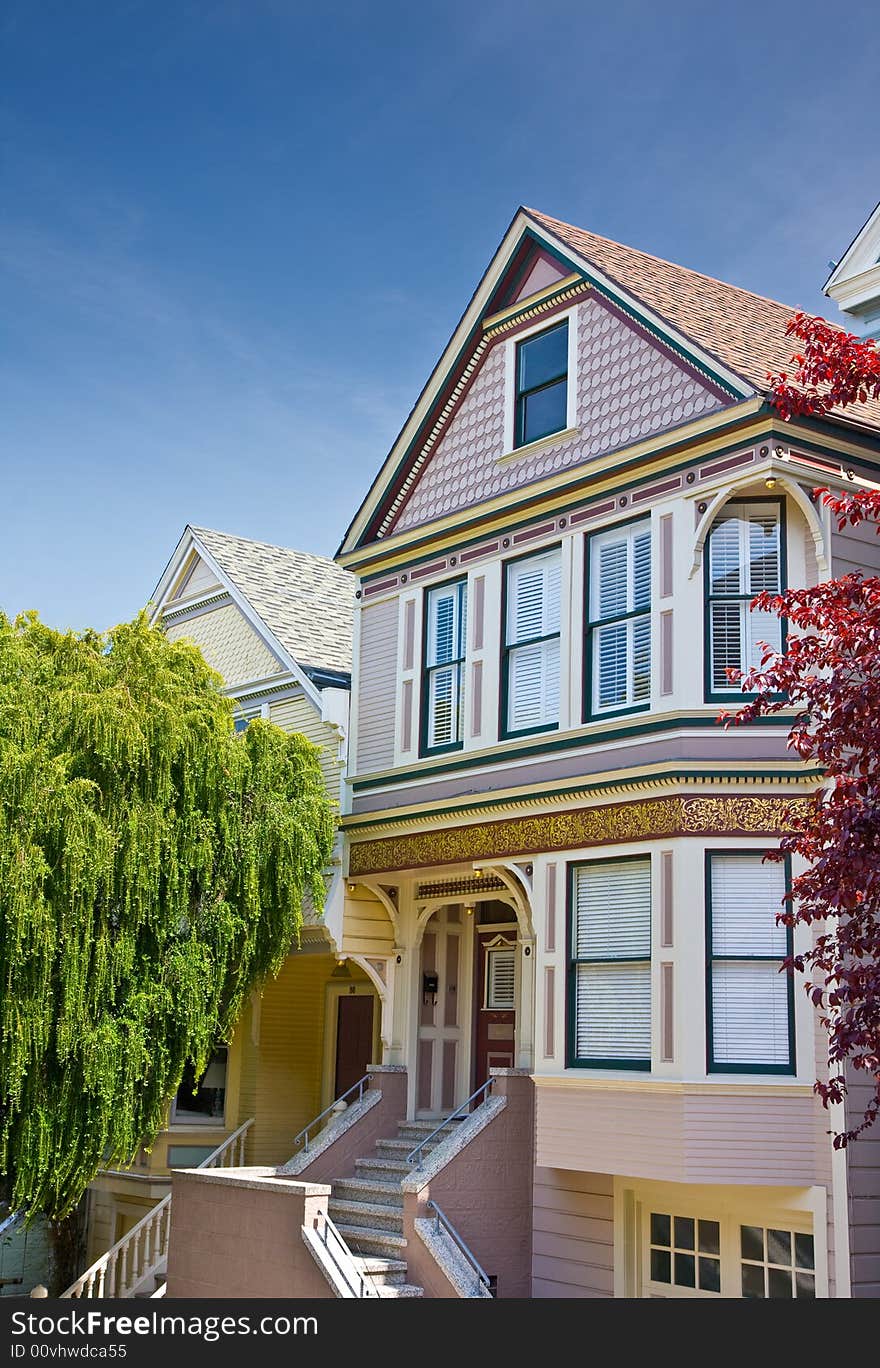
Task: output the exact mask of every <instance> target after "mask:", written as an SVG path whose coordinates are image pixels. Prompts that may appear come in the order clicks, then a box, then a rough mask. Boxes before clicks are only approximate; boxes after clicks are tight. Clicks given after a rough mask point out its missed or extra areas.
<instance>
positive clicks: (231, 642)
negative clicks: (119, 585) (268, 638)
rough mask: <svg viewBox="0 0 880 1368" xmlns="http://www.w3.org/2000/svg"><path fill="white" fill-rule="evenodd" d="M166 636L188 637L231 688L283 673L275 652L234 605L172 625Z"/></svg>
mask: <svg viewBox="0 0 880 1368" xmlns="http://www.w3.org/2000/svg"><path fill="white" fill-rule="evenodd" d="M165 635H166V636H167V637H168V640H169V641H180V640H181V639H183V638H185V639H186V640H188V641H192V642H194V643H195V645H196V646H198V647H199V649H200V650H201V652H202V655H203V656H204V657H205V659H206V660H207V662H208V664H209V665H210V666H211V668H212V669H213V670H216V671H217V673H218V674H220V675H222V676H223V679H224V681H225V683H226V684H229V685H233V684H245V683H247V682H248V681H249V680H252V679H265V678H266V677H267V676H268V675H274V674H279V673H280V672H281V666H280V665H279V663H278V661H277V660H276V659H275V657H274V656H273V654H272V652H271V651H270V650H269V648H268V647H267V646H266V645H265V644H264V642H263V641H261V640H260V638H259V637H258V636H257V634H256V632H255V631H254V629H253V627H251V625H250V623H248V622H246V621H245V619H244V618H243V617H242V615H241V613H240V612H239V611H238V609H237V608H236V607H235V606H234V604H231V603H230V604H227V605H226V606H225V607H223V608H215V609H213V610H212V611H211V612H208V613H202V614H200V615H199V617H193V618H188V619H187V621H186V622H181V623H177V624H175V623H173V622H171V623H169V624H168V625H167V626H166V628H165Z"/></svg>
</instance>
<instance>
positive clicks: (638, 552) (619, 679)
mask: <svg viewBox="0 0 880 1368" xmlns="http://www.w3.org/2000/svg"><path fill="white" fill-rule="evenodd" d="M588 545H589V559H588V567H589V568H588V583H589V593H588V623H587V650H586V660H587V706H586V716H587V717H590V716H596V715H597V714H601V713H606V712H616V711H618V710H621V709H631V708H647V707H648V706H649V704H650V701H651V524H650V521H649V520H648V519H644V520H642V521H640V522H637V523H630V524H628V525H625V526H623V527H612V528H609V530H608V531H607V532H598V533H596V534H595V535H593V536H592V537H590V538H589V544H588Z"/></svg>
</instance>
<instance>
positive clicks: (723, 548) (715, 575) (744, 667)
mask: <svg viewBox="0 0 880 1368" xmlns="http://www.w3.org/2000/svg"><path fill="white" fill-rule="evenodd" d="M784 561H785V528H784V524H783V519H782V504H781V502H780V501H778V500H772V501H770V502H766V503H765V502H761V501H757V500H743V501H742V502H741V503H729V504H725V506H724V508H723V509H722V511H721V513H720V514H719V515H718V517H717V518H716V519H715V521H714V522H713V524H712V527H711V530H710V532H709V537H708V544H707V550H706V554H705V562H706V633H707V636H708V642H709V648H708V652H707V655H708V662H707V674H708V678H707V681H706V689H707V693H708V696H709V697H710V698H714V697H715V696H716V695H718V694H720V695H724V696H726V695H727V694H729V693H731V692H734V693H738V692H740V686H739V684H736V683H731V681H730V680H729V679H728V677H727V671H728V669H734V670H741V671H743V672H744V673H747V672H748V671H749V670H750V669H753V668H760V665H761V656H762V654H763V652H762V650H761V648H760V647H759V645H758V642H759V641H765V642H766V643H767V645H768V646H770V647H772V648H773V650H775V651H781V650H782V623H781V620H780V619H779V618H778V617H777V616H776V614H775V613H767V612H758V611H756V612H751V611H750V609H749V604H750V602H751V600H752V599H753V598H754V597H755V595H756V594H759V593H761V591H762V590H765V589H766V590H768V591H770V592H771V593H779V592H780V591H781V590H782V589H784V587H785V584H784Z"/></svg>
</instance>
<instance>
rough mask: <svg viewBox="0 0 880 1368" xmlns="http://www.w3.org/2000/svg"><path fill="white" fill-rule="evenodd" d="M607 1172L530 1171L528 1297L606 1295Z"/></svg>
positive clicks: (610, 1253)
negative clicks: (531, 1179)
mask: <svg viewBox="0 0 880 1368" xmlns="http://www.w3.org/2000/svg"><path fill="white" fill-rule="evenodd" d="M612 1183H613V1180H612V1178H611V1177H610V1176H609V1175H608V1174H601V1173H599V1174H597V1173H574V1172H567V1171H565V1170H561V1169H546V1168H538V1169H536V1170H535V1181H534V1189H533V1192H534V1197H533V1210H532V1221H533V1227H532V1228H533V1233H532V1296H533V1297H611V1296H612V1295H613V1292H614V1199H613V1191H612Z"/></svg>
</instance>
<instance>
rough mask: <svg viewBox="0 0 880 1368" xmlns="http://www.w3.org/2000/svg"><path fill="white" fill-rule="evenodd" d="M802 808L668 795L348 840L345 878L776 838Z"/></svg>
mask: <svg viewBox="0 0 880 1368" xmlns="http://www.w3.org/2000/svg"><path fill="white" fill-rule="evenodd" d="M809 803H810V799H809V798H800V797H793V796H790V795H788V794H777V795H774V796H770V797H765V796H756V795H751V794H740V795H737V796H736V797H725V796H716V797H705V798H703V797H697V798H692V797H672V796H670V797H668V798H646V799H642V800H640V801H638V802H633V803H608V804H605V805H602V806H597V807H588V808H578V809H574V810H572V811H566V812H553V813H542V814H540V815H536V816H534V817H516V818H513V819H510V820H506V821H499V822H479V823H476V824H474V825H473V826H456V827H452V828H446V829H441V830H435V831H418V832H411V833H409V834H407V835H404V836H390V837H384V838H381V839H379V840H365V841H353V842H352V844H351V847H350V849H349V874H350V875H351V876H354V875H358V874H376V873H379V872H380V871H384V870H400V869H420V868H429V867H431V866H432V865H443V864H461V863H464V862H467V861H470V860H487V859H495V858H501V857H509V856H511V855H537V854H540V853H541V852H543V851H551V850H576V849H580V848H581V847H584V846H595V845H617V844H620V843H621V842H624V841H645V840H658V839H663V840H668V839H670V838H671V837H674V836H778V835H779V834H780V833H781V832H782V831H783V830H784V826H783V821H782V814H783V811H784V810H785V809H789V810H790V811H792V812H794V813H801V812H803V813H804V814H806V812H807V810H808V805H809Z"/></svg>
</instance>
